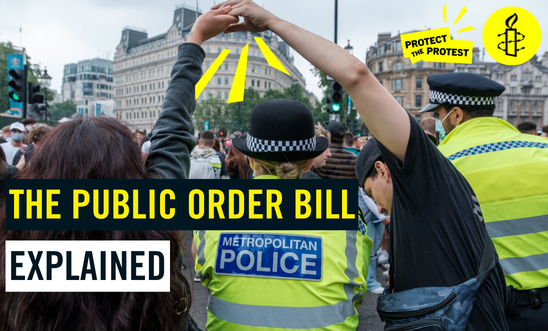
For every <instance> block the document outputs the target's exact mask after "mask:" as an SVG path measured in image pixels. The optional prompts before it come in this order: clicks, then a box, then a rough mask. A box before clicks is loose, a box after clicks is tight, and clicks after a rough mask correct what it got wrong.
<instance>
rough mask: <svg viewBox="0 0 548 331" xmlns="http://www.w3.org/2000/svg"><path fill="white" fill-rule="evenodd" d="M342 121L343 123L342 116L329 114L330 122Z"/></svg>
mask: <svg viewBox="0 0 548 331" xmlns="http://www.w3.org/2000/svg"><path fill="white" fill-rule="evenodd" d="M340 121H341V115H340V114H329V122H340Z"/></svg>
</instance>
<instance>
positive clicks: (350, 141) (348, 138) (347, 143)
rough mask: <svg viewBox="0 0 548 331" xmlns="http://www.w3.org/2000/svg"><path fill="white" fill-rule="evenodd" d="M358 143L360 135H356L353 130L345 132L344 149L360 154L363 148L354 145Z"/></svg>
mask: <svg viewBox="0 0 548 331" xmlns="http://www.w3.org/2000/svg"><path fill="white" fill-rule="evenodd" d="M357 144H358V137H357V136H356V137H354V136H353V135H352V133H351V132H345V134H344V149H346V150H347V151H349V152H351V153H353V154H355V155H356V156H358V155H359V154H360V150H361V148H359V149H358V148H356V147H354V146H355V145H357Z"/></svg>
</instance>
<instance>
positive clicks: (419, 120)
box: [415, 115, 421, 124]
mask: <svg viewBox="0 0 548 331" xmlns="http://www.w3.org/2000/svg"><path fill="white" fill-rule="evenodd" d="M415 121H417V123H419V124H420V122H421V115H415Z"/></svg>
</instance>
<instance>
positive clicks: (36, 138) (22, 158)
mask: <svg viewBox="0 0 548 331" xmlns="http://www.w3.org/2000/svg"><path fill="white" fill-rule="evenodd" d="M51 129H52V128H51V126H49V125H47V124H42V123H39V124H35V125H33V126H32V129H31V131H30V133H29V135H28V138H29V141H30V144H28V145H27V147H26V148H21V149H20V150H19V151H18V152H17V153H15V157H14V158H13V160H14V163H15V164H16V167H17V169H19V171H21V170H23V168H24V167H25V164H26V163H27V162H28V161H29V160H30V158H31V156H32V152H33V151H34V147H36V145H37V144H39V143H40V142H41V141H42V139H44V137H45V136H46V134H47V133H48V132H50V131H51Z"/></svg>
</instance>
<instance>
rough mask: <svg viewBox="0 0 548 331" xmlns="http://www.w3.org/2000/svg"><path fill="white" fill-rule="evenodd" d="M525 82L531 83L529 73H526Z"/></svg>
mask: <svg viewBox="0 0 548 331" xmlns="http://www.w3.org/2000/svg"><path fill="white" fill-rule="evenodd" d="M523 80H524V81H526V82H528V81H529V73H526V74H524V75H523Z"/></svg>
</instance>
